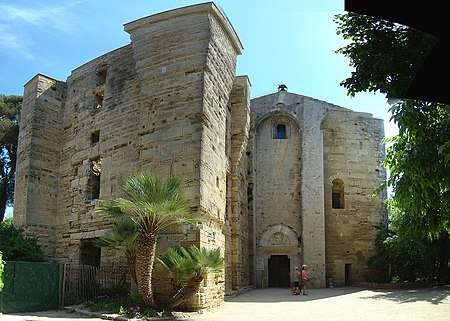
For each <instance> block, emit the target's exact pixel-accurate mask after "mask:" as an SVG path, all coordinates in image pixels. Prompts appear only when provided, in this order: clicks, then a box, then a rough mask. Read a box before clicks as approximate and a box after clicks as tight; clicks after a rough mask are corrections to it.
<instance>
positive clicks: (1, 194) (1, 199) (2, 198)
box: [0, 179, 8, 222]
mask: <svg viewBox="0 0 450 321" xmlns="http://www.w3.org/2000/svg"><path fill="white" fill-rule="evenodd" d="M7 201H8V186H7V185H6V186H5V184H4V179H2V184H1V185H0V222H3V219H4V218H5V210H6V203H7Z"/></svg>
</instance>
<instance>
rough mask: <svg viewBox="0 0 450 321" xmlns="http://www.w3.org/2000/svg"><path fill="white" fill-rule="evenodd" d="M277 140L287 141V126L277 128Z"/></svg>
mask: <svg viewBox="0 0 450 321" xmlns="http://www.w3.org/2000/svg"><path fill="white" fill-rule="evenodd" d="M276 130H277V131H276V136H275V137H276V139H286V138H287V137H286V125H285V124H278V125H277V128H276Z"/></svg>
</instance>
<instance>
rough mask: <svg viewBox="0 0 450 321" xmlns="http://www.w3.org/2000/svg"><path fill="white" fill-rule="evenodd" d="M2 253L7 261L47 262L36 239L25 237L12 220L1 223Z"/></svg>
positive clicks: (0, 242)
mask: <svg viewBox="0 0 450 321" xmlns="http://www.w3.org/2000/svg"><path fill="white" fill-rule="evenodd" d="M0 251H1V252H3V259H4V260H5V261H28V262H44V261H46V259H45V256H44V253H43V252H42V249H41V248H40V246H39V245H38V243H37V239H36V238H34V237H25V236H24V235H23V230H22V229H20V228H16V227H14V225H13V224H12V220H11V219H6V220H5V221H3V222H1V223H0Z"/></svg>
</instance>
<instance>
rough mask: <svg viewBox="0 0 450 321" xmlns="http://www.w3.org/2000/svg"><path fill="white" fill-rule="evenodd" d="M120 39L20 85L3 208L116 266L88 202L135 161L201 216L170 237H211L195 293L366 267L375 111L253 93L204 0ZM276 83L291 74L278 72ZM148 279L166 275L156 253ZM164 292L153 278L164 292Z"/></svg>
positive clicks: (339, 277) (75, 251) (115, 192)
mask: <svg viewBox="0 0 450 321" xmlns="http://www.w3.org/2000/svg"><path fill="white" fill-rule="evenodd" d="M124 29H125V31H126V32H127V33H129V35H130V39H131V41H130V43H129V44H128V45H125V46H123V47H121V48H118V49H116V50H113V51H111V52H108V53H106V54H104V55H102V56H100V57H97V58H95V59H93V60H91V61H89V62H86V63H85V64H84V65H82V66H80V67H78V68H76V69H74V70H73V71H72V72H71V74H70V76H69V77H68V78H67V79H66V80H65V81H60V80H56V79H53V78H50V77H48V76H44V75H42V74H38V75H36V76H35V77H33V78H32V79H31V80H30V81H29V82H28V83H27V84H25V87H24V101H23V109H22V115H21V122H20V135H19V148H18V161H17V178H16V191H15V203H14V223H15V225H16V226H22V227H23V228H25V230H26V231H27V233H28V234H29V235H35V236H37V237H38V238H39V241H40V243H41V245H42V247H43V249H44V250H45V253H46V255H47V256H48V257H49V258H51V259H54V260H56V261H60V262H63V263H70V264H88V265H95V266H113V265H116V266H117V265H121V264H122V265H125V259H124V257H122V256H121V255H120V253H113V252H110V251H107V250H105V249H99V248H97V247H95V246H94V245H93V243H92V241H93V240H95V239H96V238H98V237H100V236H102V235H104V234H105V233H106V231H107V230H108V229H109V228H110V227H111V222H110V221H108V220H107V219H106V218H105V217H104V216H101V215H100V214H99V213H97V212H96V211H95V207H96V205H97V204H98V201H99V200H106V199H110V198H112V197H115V196H120V192H121V187H122V186H123V182H124V179H125V178H126V177H127V176H129V175H131V174H133V173H135V172H138V171H150V172H152V173H154V174H155V175H158V176H159V177H161V178H167V177H169V176H180V177H181V178H182V182H183V183H182V192H183V193H184V195H185V196H186V197H187V198H188V200H189V206H190V208H191V210H192V213H193V215H195V216H197V217H199V218H201V220H202V223H199V224H191V225H186V226H182V227H179V228H175V229H172V230H170V231H165V232H164V233H162V234H161V235H160V237H159V239H158V249H157V252H158V253H157V254H158V255H159V254H160V253H162V252H163V251H164V250H165V249H166V248H167V247H168V246H179V245H183V246H189V245H191V244H195V245H197V246H199V247H207V248H215V247H220V248H221V249H222V250H223V255H224V257H225V259H226V266H225V269H224V273H223V274H222V275H214V276H213V275H211V276H209V277H208V278H207V279H206V280H205V283H204V287H202V289H201V292H200V293H198V295H197V296H196V299H195V302H193V303H192V305H193V306H196V307H199V308H204V307H209V306H214V305H217V304H218V303H220V302H221V301H222V300H223V298H224V295H226V294H232V293H240V292H241V291H242V290H243V289H246V288H250V287H253V288H265V287H289V286H290V282H291V281H292V280H291V276H290V274H291V271H292V270H293V267H294V266H296V265H300V264H307V265H308V266H309V267H310V273H311V275H312V276H313V277H314V282H313V285H312V286H313V287H326V286H330V285H331V284H333V286H345V285H351V284H354V283H356V282H360V281H366V280H367V278H368V277H369V270H368V268H367V261H368V258H369V257H370V256H372V255H373V254H374V239H375V236H376V233H377V230H376V228H375V226H377V225H379V224H385V223H386V219H387V211H386V208H385V206H384V203H383V200H384V199H385V196H386V195H383V194H380V195H378V196H375V197H373V196H372V193H373V191H374V190H375V189H376V188H377V187H378V186H379V185H380V184H381V183H382V182H384V181H385V180H386V171H385V169H384V168H383V167H382V166H381V162H382V161H383V158H384V153H385V150H384V145H383V143H382V138H383V136H384V130H383V121H382V120H380V119H376V118H373V116H372V115H371V114H368V113H361V112H355V111H352V110H350V109H347V108H343V107H340V106H336V105H334V104H331V103H327V102H324V101H320V100H317V99H314V98H311V97H306V96H302V95H300V94H295V93H291V92H289V91H288V88H287V87H286V86H285V85H280V86H279V87H278V88H274V93H272V94H269V95H266V96H263V97H258V98H254V99H250V89H251V83H250V79H249V77H247V76H236V74H235V73H236V60H237V57H238V56H239V55H241V53H242V51H243V46H242V44H241V42H240V40H239V38H238V35H237V34H236V32H235V30H234V29H233V26H232V25H231V23H230V22H229V20H228V19H227V18H226V16H225V15H224V14H223V13H222V12H221V11H220V10H219V9H218V7H217V6H216V5H215V4H214V3H212V2H207V3H202V4H198V5H193V6H188V7H183V8H179V9H175V10H170V11H167V12H162V13H158V14H155V15H151V16H148V17H145V18H142V19H139V20H136V21H133V22H130V23H126V24H125V25H124ZM287 85H288V84H287ZM154 274H155V280H154V284H155V293H156V294H158V293H159V292H158V291H163V290H161V289H162V288H164V286H163V284H164V282H167V281H166V279H165V277H166V278H167V277H168V276H167V275H165V274H164V271H163V270H162V268H161V267H159V266H158V265H156V266H155V271H154ZM161 293H162V292H161Z"/></svg>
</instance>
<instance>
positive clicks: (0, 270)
mask: <svg viewBox="0 0 450 321" xmlns="http://www.w3.org/2000/svg"><path fill="white" fill-rule="evenodd" d="M2 256H3V254H2V251H0V292H1V291H2V289H3V286H4V284H3V280H2V274H3V266H4V263H3V259H2Z"/></svg>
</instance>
